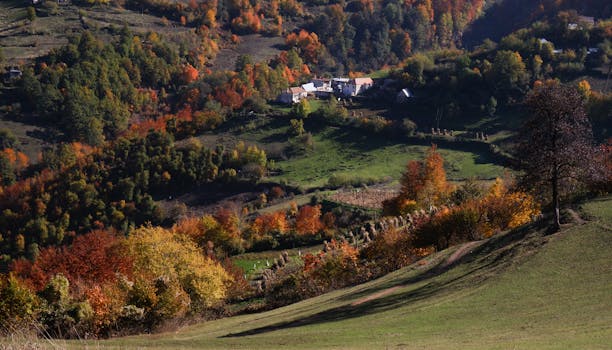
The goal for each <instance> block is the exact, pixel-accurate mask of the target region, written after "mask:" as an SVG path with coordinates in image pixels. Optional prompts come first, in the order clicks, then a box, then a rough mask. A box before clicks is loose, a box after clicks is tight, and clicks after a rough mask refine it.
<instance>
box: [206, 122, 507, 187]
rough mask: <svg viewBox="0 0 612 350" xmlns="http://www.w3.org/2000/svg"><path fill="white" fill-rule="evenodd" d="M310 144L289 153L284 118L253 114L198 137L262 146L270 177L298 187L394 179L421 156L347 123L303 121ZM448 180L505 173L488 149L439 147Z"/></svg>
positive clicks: (416, 149) (419, 148)
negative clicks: (335, 178) (270, 162)
mask: <svg viewBox="0 0 612 350" xmlns="http://www.w3.org/2000/svg"><path fill="white" fill-rule="evenodd" d="M305 128H306V131H307V132H311V133H312V135H313V137H312V141H313V147H312V149H310V150H307V151H306V152H303V153H299V154H291V153H290V152H291V151H290V147H291V140H290V137H289V135H288V130H289V118H288V117H276V118H274V117H258V118H256V119H253V120H249V121H241V122H240V123H236V125H229V126H227V127H226V128H224V129H221V130H217V131H215V133H214V134H212V133H210V134H207V135H203V136H200V137H199V140H200V141H201V142H202V143H203V144H205V145H207V146H211V147H212V146H214V145H215V144H217V143H223V144H226V145H227V146H232V145H234V144H236V143H237V142H239V141H240V140H243V141H245V142H247V143H251V144H256V145H258V146H261V147H263V148H264V149H265V150H266V151H267V153H268V156H269V157H270V158H273V159H274V158H276V159H275V165H274V167H275V168H276V169H277V170H278V171H276V172H274V173H273V174H272V176H271V177H270V180H272V181H285V182H288V183H291V184H294V185H298V186H302V187H304V188H315V187H321V186H325V185H326V184H327V182H328V180H329V178H330V177H331V176H332V175H334V174H336V175H342V176H347V177H360V178H366V179H376V180H385V179H386V180H391V181H393V180H397V179H399V178H400V176H401V174H402V172H403V171H404V168H405V166H406V163H407V162H408V161H409V160H422V159H423V158H424V157H425V155H426V152H427V150H428V149H429V148H430V147H429V146H426V145H422V144H419V145H416V144H410V143H409V142H404V141H402V140H401V139H394V138H389V137H387V136H385V135H382V134H381V135H376V134H372V133H367V132H364V131H361V130H357V129H354V128H350V127H332V126H319V125H313V123H312V122H308V121H307V123H306V127H305ZM438 150H439V152H440V154H441V155H442V156H443V157H444V160H445V169H446V171H447V176H448V178H449V179H451V180H463V179H467V178H476V179H481V180H490V179H493V178H495V177H498V176H502V175H503V174H504V172H505V171H506V168H504V167H503V166H502V165H500V164H496V162H495V158H494V156H493V155H492V154H490V153H488V152H480V151H477V150H474V151H468V150H464V149H455V148H448V147H439V148H438Z"/></svg>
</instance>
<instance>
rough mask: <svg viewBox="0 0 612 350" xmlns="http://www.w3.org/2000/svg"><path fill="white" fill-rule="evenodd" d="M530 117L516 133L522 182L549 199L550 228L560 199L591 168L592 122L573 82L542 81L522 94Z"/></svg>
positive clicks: (557, 223)
mask: <svg viewBox="0 0 612 350" xmlns="http://www.w3.org/2000/svg"><path fill="white" fill-rule="evenodd" d="M527 106H528V107H529V109H530V110H531V117H530V118H529V119H528V120H527V121H526V123H525V124H524V125H523V128H522V130H521V132H520V143H519V145H518V146H517V149H516V154H517V155H518V157H517V158H518V159H519V160H521V166H522V168H523V170H524V174H523V177H522V183H523V184H524V185H526V186H529V187H530V188H531V189H534V190H536V191H540V192H542V194H545V195H546V198H549V199H550V200H551V204H552V209H553V211H554V222H553V229H555V230H558V229H559V228H560V226H561V224H560V219H559V205H560V204H559V202H560V200H561V198H562V197H563V196H564V195H565V194H568V193H571V192H572V191H573V190H575V189H576V185H577V184H578V183H580V182H584V180H586V179H587V178H588V177H589V175H590V174H592V173H593V171H594V167H595V166H596V164H594V163H593V162H592V161H591V159H592V155H593V154H594V150H593V145H592V143H593V137H592V130H591V124H590V122H589V119H588V117H587V115H586V113H585V110H584V100H583V98H582V96H581V95H580V93H579V91H578V90H576V88H574V87H570V86H564V85H560V84H558V83H554V82H551V83H547V84H544V85H542V86H541V87H539V88H536V89H535V90H534V91H533V92H532V93H531V94H530V95H529V96H528V97H527Z"/></svg>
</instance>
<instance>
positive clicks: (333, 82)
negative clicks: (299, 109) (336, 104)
mask: <svg viewBox="0 0 612 350" xmlns="http://www.w3.org/2000/svg"><path fill="white" fill-rule="evenodd" d="M372 86H374V80H372V78H369V77H363V78H354V79H350V78H331V79H329V78H314V79H312V80H311V81H310V82H308V83H306V84H302V85H300V86H292V87H290V88H288V89H287V90H285V91H283V92H282V93H281V94H280V95H279V96H278V98H277V99H278V101H279V102H281V103H286V104H293V103H298V102H300V101H301V100H302V99H305V98H308V97H316V98H329V97H330V96H331V95H332V94H333V95H335V96H339V97H345V98H350V97H355V96H358V95H360V94H362V93H364V92H365V91H367V90H368V89H370V88H371V87H372Z"/></svg>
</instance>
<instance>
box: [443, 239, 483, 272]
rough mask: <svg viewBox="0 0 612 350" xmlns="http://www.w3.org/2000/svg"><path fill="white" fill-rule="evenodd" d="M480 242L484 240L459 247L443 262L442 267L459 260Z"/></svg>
mask: <svg viewBox="0 0 612 350" xmlns="http://www.w3.org/2000/svg"><path fill="white" fill-rule="evenodd" d="M480 243H482V241H474V242H468V243H465V244H464V245H462V246H461V247H460V248H459V249H457V250H455V252H454V253H453V254H451V256H449V257H448V258H447V259H446V261H445V262H444V263H443V264H442V267H447V266H450V265H452V264H454V263H455V262H456V261H457V260H459V259H461V258H462V257H463V256H464V255H466V254H467V253H468V251H469V250H471V249H472V248H474V247H476V246H477V245H479V244H480Z"/></svg>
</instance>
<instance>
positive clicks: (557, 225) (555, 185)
mask: <svg viewBox="0 0 612 350" xmlns="http://www.w3.org/2000/svg"><path fill="white" fill-rule="evenodd" d="M552 205H553V210H554V212H555V216H554V222H553V226H552V228H553V229H554V232H557V231H559V230H560V229H561V218H560V214H559V181H558V178H557V174H554V175H553V178H552Z"/></svg>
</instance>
